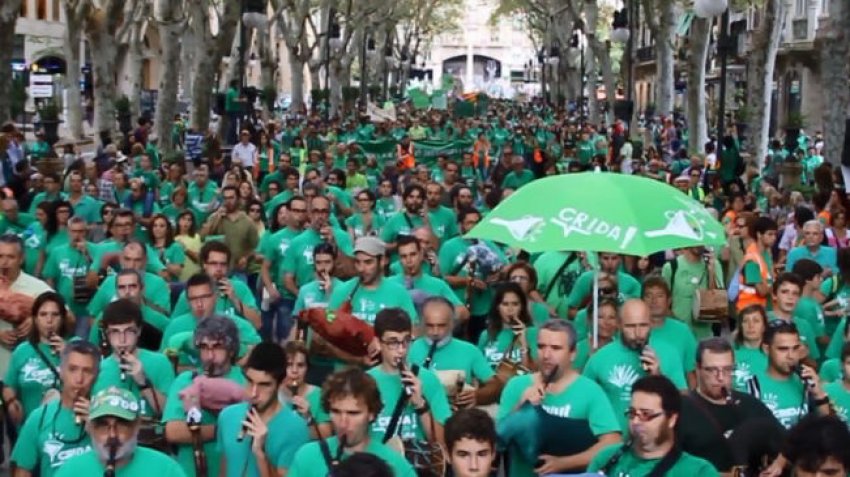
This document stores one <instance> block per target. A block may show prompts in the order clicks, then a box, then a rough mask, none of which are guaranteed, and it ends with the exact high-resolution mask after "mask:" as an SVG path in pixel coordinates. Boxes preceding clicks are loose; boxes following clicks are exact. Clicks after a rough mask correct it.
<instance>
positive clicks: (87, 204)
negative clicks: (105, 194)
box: [74, 194, 103, 224]
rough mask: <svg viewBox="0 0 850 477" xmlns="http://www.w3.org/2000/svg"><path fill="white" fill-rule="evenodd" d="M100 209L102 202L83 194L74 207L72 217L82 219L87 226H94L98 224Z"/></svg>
mask: <svg viewBox="0 0 850 477" xmlns="http://www.w3.org/2000/svg"><path fill="white" fill-rule="evenodd" d="M101 207H103V202H101V201H99V200H97V199H95V198H94V197H92V196H90V195H85V194H84V195H83V196H82V197H80V200H79V201H78V202H77V204H76V205H74V215H76V216H77V217H82V218H84V219H85V220H86V223H88V224H96V223H98V222H100V209H101Z"/></svg>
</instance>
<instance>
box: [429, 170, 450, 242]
mask: <svg viewBox="0 0 850 477" xmlns="http://www.w3.org/2000/svg"><path fill="white" fill-rule="evenodd" d="M451 167H453V168H457V165H455V164H452V165H451ZM443 194H444V191H443V187H442V186H441V185H440V184H438V183H436V182H429V183H428V185H426V186H425V204H426V206H427V207H426V210H427V211H428V214H427V215H428V223H430V224H431V230H433V231H434V235H436V236H437V239H439V240H440V242H445V241H446V240H448V239H450V238H452V237H454V236H455V235H457V221H455V213H454V211H453V210H452V209H450V208H448V207H446V206H444V205H443Z"/></svg>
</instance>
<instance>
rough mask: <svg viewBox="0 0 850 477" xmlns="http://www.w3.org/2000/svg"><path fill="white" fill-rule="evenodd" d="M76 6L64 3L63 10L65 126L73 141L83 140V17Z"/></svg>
mask: <svg viewBox="0 0 850 477" xmlns="http://www.w3.org/2000/svg"><path fill="white" fill-rule="evenodd" d="M76 5H77V4H76V3H71V2H64V3H63V5H62V6H63V8H64V10H65V48H64V49H65V94H66V103H65V106H66V108H67V111H68V113H67V115H66V116H65V126H66V128H67V129H68V134H70V135H71V138H72V139H74V140H79V139H82V138H83V96H82V92H81V90H80V43H81V40H82V31H83V17H82V15H81V14H79V13H78V10H77V9H76V8H75V6H76Z"/></svg>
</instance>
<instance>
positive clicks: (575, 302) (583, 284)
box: [559, 264, 641, 308]
mask: <svg viewBox="0 0 850 477" xmlns="http://www.w3.org/2000/svg"><path fill="white" fill-rule="evenodd" d="M559 265H560V264H559ZM593 274H594V272H593V270H588V271H586V272H584V273H582V274H581V275H579V277H578V279H576V282H575V284H574V285H573V288H572V290H571V291H570V296H569V298H568V299H567V300H568V304H569V306H570V307H571V308H580V307H581V306H582V305H584V304H585V300H587V299H588V298H590V297H591V296H592V295H593ZM617 288H618V289H619V292H620V295H619V297H618V300H620V301H621V302H622V301H625V300H629V299H632V298H640V293H641V286H640V282H639V281H637V279H636V278H635V277H633V276H631V275H629V274H628V273H626V272H622V271H619V272H617Z"/></svg>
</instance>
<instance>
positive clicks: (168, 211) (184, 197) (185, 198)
mask: <svg viewBox="0 0 850 477" xmlns="http://www.w3.org/2000/svg"><path fill="white" fill-rule="evenodd" d="M190 210H192V209H191V208H190V207H189V192H188V189H186V188H185V187H182V186H181V187H177V188H176V189H174V190H173V191H172V192H171V201H170V202H169V203H168V204H167V205H166V206H165V207H163V208H162V214H163V215H165V216H166V217H168V220H170V221H171V225H175V226H176V225H177V217H178V216H179V215H180V214H182V213H183V212H186V211H190Z"/></svg>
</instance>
